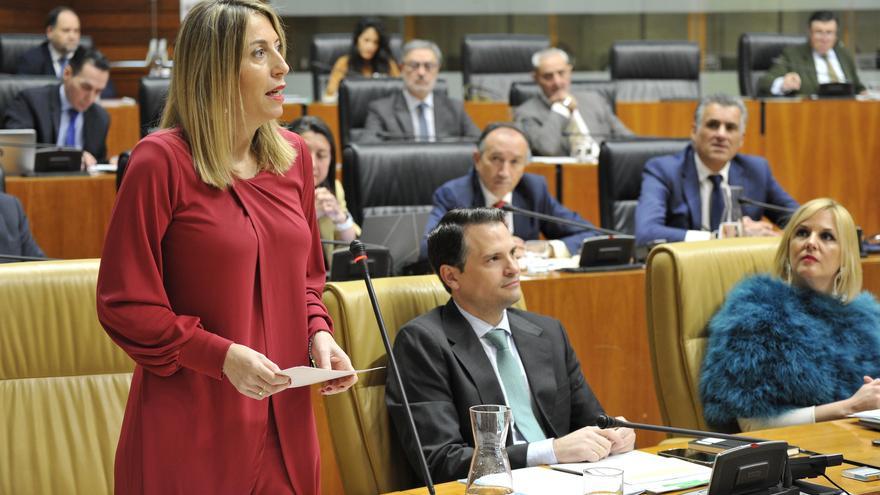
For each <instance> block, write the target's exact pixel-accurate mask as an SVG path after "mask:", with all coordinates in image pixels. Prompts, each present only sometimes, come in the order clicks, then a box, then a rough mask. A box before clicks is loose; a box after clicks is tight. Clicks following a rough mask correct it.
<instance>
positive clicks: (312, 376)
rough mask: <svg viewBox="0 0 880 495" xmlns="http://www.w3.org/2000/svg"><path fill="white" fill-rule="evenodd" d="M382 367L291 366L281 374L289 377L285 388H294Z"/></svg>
mask: <svg viewBox="0 0 880 495" xmlns="http://www.w3.org/2000/svg"><path fill="white" fill-rule="evenodd" d="M382 368H384V366H380V367H378V368H370V369H367V370H353V371H340V370H325V369H322V368H312V367H310V366H294V367H293V368H287V369H286V370H281V374H282V375H287V376H289V377H290V386H289V387H287V388H296V387H305V386H306V385H311V384H313V383H321V382H326V381H327V380H333V379H334V378H342V377H344V376H350V375H355V374H361V373H366V372H367V371H375V370H380V369H382Z"/></svg>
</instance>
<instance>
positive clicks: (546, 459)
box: [453, 301, 556, 466]
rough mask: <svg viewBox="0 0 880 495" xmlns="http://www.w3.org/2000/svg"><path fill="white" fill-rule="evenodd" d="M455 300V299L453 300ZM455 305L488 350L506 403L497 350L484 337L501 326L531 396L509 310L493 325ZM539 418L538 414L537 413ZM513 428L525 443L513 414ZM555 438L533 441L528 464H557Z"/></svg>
mask: <svg viewBox="0 0 880 495" xmlns="http://www.w3.org/2000/svg"><path fill="white" fill-rule="evenodd" d="M453 302H454V301H453ZM455 307H457V308H458V310H459V311H461V314H462V316H464V319H465V320H467V322H468V323H469V324H470V325H471V328H472V329H473V330H474V334H476V336H477V339H479V341H480V344H481V345H482V346H483V350H484V351H485V352H486V357H488V358H489V362H490V363H492V369H493V370H494V371H495V379H496V380H498V385H499V386H500V387H501V393H502V394H504V403H505V404H508V400H507V392H506V391H505V390H504V382H502V381H501V375H500V374H499V373H498V363H497V355H498V353H497V350H496V349H495V346H493V345H492V343H490V342H489V340H488V339H486V338H484V337H485V336H486V334H487V333H489V331H491V330H494V329H496V328H500V329H502V330H504V333H505V335H506V336H507V344H508V345H509V346H510V350H511V352H512V353H513V357H514V358H515V359H516V362H517V364H518V365H519V369H520V370H521V371H522V375H523V378H524V379H525V383H526V392H527V393H528V394H529V397H531V396H532V393H531V389H530V387H529V380H528V376H526V370H525V368H523V365H522V360H520V357H519V351H517V349H516V343H515V342H514V340H513V335H512V334H511V333H510V322H509V321H508V319H507V310H505V311H504V313H503V314H502V315H501V321H500V322H499V323H498V324H497V325H491V324H489V323H487V322H485V321H483V320H481V319H479V318H477V317H476V316H474V315H472V314H470V313H468V312H467V311H465V310H464V309H462V308H461V306H459V305H458V303H455ZM535 417H536V418H537V414H536V415H535ZM510 421H511V428H510V431H511V432H512V433H513V443H515V444H520V443H525V442H526V441H525V439H524V438H523V437H522V435H520V433H519V430H517V429H516V428H515V426H516V423H515V422H514V421H515V420H514V419H513V415H511V420H510ZM553 440H554V439H552V438H545V439H544V440H538V441H537V442H531V443H530V444H529V446H528V450H527V451H526V465H528V466H540V465H542V464H556V453H555V452H553Z"/></svg>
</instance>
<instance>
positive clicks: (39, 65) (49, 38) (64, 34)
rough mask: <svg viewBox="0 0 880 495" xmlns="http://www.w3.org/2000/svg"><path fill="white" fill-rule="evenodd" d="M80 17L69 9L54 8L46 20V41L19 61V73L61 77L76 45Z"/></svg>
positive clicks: (27, 52) (22, 56) (77, 44)
mask: <svg viewBox="0 0 880 495" xmlns="http://www.w3.org/2000/svg"><path fill="white" fill-rule="evenodd" d="M79 38H80V29H79V17H78V16H77V15H76V12H74V11H73V9H71V8H69V7H56V8H54V9H52V11H51V12H49V16H48V17H47V18H46V41H44V42H43V43H42V44H40V46H37V47H34V48H31V49H30V50H28V51H26V52H24V53H22V54H21V56H20V57H19V59H18V67H17V72H18V73H19V74H44V75H48V76H55V77H57V78H59V79H60V78H61V77H62V76H63V74H64V68H65V67H66V66H67V63H68V62H69V61H70V57H72V56H73V52H74V50H76V47H78V46H79Z"/></svg>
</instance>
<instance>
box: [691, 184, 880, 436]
mask: <svg viewBox="0 0 880 495" xmlns="http://www.w3.org/2000/svg"><path fill="white" fill-rule="evenodd" d="M775 272H776V273H775V275H776V276H769V275H757V276H754V277H750V278H748V279H745V280H743V281H742V282H740V283H739V284H738V285H737V286H736V287H735V288H734V289H733V290H732V291H731V292H730V294H729V295H728V297H727V300H726V301H725V302H724V305H723V306H722V307H721V310H719V312H718V313H717V314H716V315H715V316H714V317H713V318H712V321H711V322H710V323H709V344H708V347H707V349H706V357H705V358H704V359H703V367H702V371H701V375H700V395H701V396H702V400H703V413H704V415H705V417H706V420H707V421H708V422H709V424H711V425H713V426H715V427H716V428H731V427H733V428H735V427H736V426H737V423H738V426H739V428H740V429H741V430H743V431H748V430H755V429H763V428H773V427H779V426H787V425H792V424H803V423H813V422H817V421H827V420H831V419H839V418H843V417H846V416H847V415H848V414H852V413H855V412H858V411H865V410H869V409H878V408H880V378H875V377H880V304H878V303H877V301H876V300H875V299H874V297H873V296H872V295H871V294H869V293H868V292H861V286H862V265H861V261H860V259H859V248H858V239H857V237H856V228H855V224H854V222H853V219H852V217H851V216H850V214H849V212H848V211H847V210H846V209H845V208H844V207H843V206H841V205H839V204H838V203H836V202H835V201H833V200H831V199H827V198H822V199H816V200H813V201H810V202H809V203H806V204H805V205H803V206H801V207H800V208H799V209H798V210H797V212H795V214H794V215H793V216H792V219H791V221H790V222H789V223H788V226H787V227H786V228H785V232H784V233H783V235H782V240H781V241H780V243H779V249H778V250H777V251H776V259H775Z"/></svg>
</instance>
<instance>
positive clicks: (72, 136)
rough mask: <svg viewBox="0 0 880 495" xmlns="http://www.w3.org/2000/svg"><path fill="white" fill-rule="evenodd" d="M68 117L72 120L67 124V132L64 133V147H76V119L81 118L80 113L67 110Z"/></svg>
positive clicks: (72, 109) (74, 110) (71, 109)
mask: <svg viewBox="0 0 880 495" xmlns="http://www.w3.org/2000/svg"><path fill="white" fill-rule="evenodd" d="M67 115H69V116H70V119H68V122H67V132H65V133H64V146H76V118H77V117H79V112H77V111H76V109H74V108H70V109H68V110H67Z"/></svg>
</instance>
